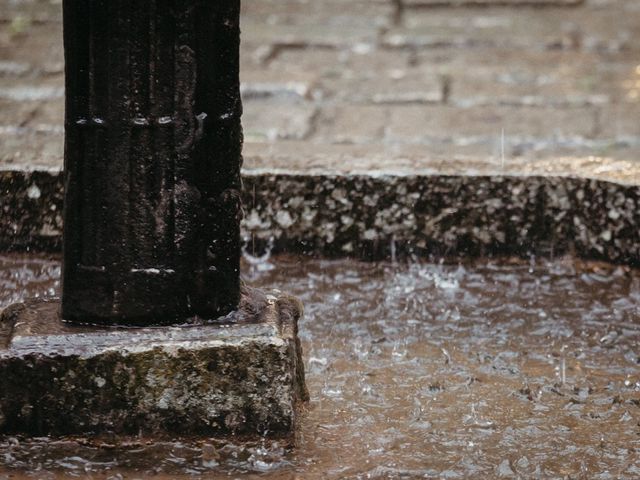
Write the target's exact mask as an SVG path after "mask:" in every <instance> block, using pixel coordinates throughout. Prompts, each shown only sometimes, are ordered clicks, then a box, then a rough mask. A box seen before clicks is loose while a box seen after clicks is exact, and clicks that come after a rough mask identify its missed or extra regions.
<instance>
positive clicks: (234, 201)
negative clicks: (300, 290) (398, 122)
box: [62, 0, 242, 325]
mask: <svg viewBox="0 0 640 480" xmlns="http://www.w3.org/2000/svg"><path fill="white" fill-rule="evenodd" d="M239 10H240V6H239V0H216V1H209V0H200V1H198V0H173V1H170V0H64V45H65V57H66V58H65V60H66V119H65V127H66V138H65V140H66V143H65V184H66V192H65V228H64V265H63V269H64V272H63V292H62V315H63V318H64V319H65V320H70V321H76V322H83V323H107V324H127V325H128V324H139V325H151V324H168V323H180V322H182V321H184V320H185V319H186V318H188V317H192V316H196V315H197V316H200V317H205V318H206V317H209V318H213V317H218V316H220V315H223V314H226V313H227V312H229V311H230V310H232V309H234V308H235V307H236V306H237V304H238V301H239V296H240V293H239V258H240V247H239V221H240V212H241V206H240V194H239V190H240V165H241V144H242V129H241V125H240V116H241V111H242V106H241V101H240V93H239V72H238V70H239V62H238V57H239V51H238V49H239V37H240V31H239Z"/></svg>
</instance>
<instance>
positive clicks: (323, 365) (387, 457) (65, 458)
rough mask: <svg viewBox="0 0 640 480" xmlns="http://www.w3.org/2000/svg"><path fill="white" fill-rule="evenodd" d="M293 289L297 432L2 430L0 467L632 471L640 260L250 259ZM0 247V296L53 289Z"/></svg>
mask: <svg viewBox="0 0 640 480" xmlns="http://www.w3.org/2000/svg"><path fill="white" fill-rule="evenodd" d="M246 260H247V262H246V263H245V265H244V272H245V279H246V280H247V281H248V282H249V283H251V284H253V285H257V286H268V287H277V288H280V289H282V290H284V291H287V292H291V293H293V294H295V295H298V296H299V297H301V298H302V300H303V301H304V303H305V308H306V312H305V318H304V321H303V322H302V324H301V338H302V342H303V347H304V354H305V365H306V369H307V379H308V385H309V389H310V393H311V398H312V400H311V402H310V404H309V406H308V409H307V411H306V412H305V414H304V417H303V420H302V422H301V425H300V428H299V430H298V431H297V433H296V435H295V438H294V439H291V440H269V441H268V440H260V439H259V440H252V441H247V442H244V441H241V439H237V440H234V441H232V442H222V441H215V440H211V439H200V440H195V441H194V440H191V441H185V440H175V441H168V442H156V443H152V442H149V441H148V440H147V439H144V438H127V439H122V438H111V437H109V436H106V437H102V438H100V439H93V440H86V439H61V440H55V441H54V440H50V439H36V440H31V441H25V440H24V439H21V438H2V439H0V465H2V466H1V467H0V478H2V479H4V478H43V479H47V478H66V477H69V478H71V477H89V478H112V479H118V478H182V477H185V478H186V477H198V476H202V477H205V476H206V478H217V477H225V478H227V477H230V478H272V479H289V478H291V479H293V478H323V479H324V478H329V479H330V478H336V479H337V478H575V479H578V478H590V479H591V478H598V479H609V478H611V479H618V478H637V477H638V476H640V347H639V345H640V323H638V320H637V319H638V313H639V309H640V271H638V270H634V269H630V268H627V267H621V266H611V265H607V264H601V263H594V262H583V261H578V260H573V259H570V258H565V257H563V258H558V259H555V260H553V261H548V260H535V259H531V260H530V261H522V260H513V259H509V258H502V259H495V260H477V261H473V262H467V263H463V264H447V263H440V262H436V263H409V264H408V263H395V264H394V263H391V262H388V263H362V262H357V261H352V260H339V261H330V260H315V259H308V258H298V257H291V256H278V257H274V258H269V257H268V256H267V257H265V258H262V259H260V260H258V259H256V258H254V257H251V256H248V255H247V256H246ZM58 276H59V264H58V261H57V260H56V259H53V260H46V259H43V258H41V257H36V256H27V257H24V256H23V257H15V256H3V257H1V258H0V286H1V287H2V291H3V295H2V297H0V305H6V304H7V303H9V302H11V301H14V300H16V299H17V298H18V297H21V296H23V295H40V296H48V295H51V294H55V293H56V292H57V291H58V290H59V284H58V283H57V282H58V280H57V279H58Z"/></svg>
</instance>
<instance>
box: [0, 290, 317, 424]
mask: <svg viewBox="0 0 640 480" xmlns="http://www.w3.org/2000/svg"><path fill="white" fill-rule="evenodd" d="M59 310H60V304H59V302H56V301H32V302H27V303H24V304H16V305H12V306H10V307H8V308H6V309H5V310H4V312H2V314H0V433H25V434H31V435H45V434H46V435H66V434H79V433H93V432H95V433H103V432H114V433H123V434H138V433H147V434H156V433H165V432H166V433H172V434H187V435H192V434H194V435H220V434H226V433H238V434H252V433H260V434H262V433H265V432H267V433H270V434H283V433H287V432H290V431H292V429H293V427H294V423H295V418H296V409H297V407H298V404H299V403H300V402H301V401H304V400H306V399H307V395H308V394H307V391H306V387H305V383H304V370H303V364H302V359H301V348H300V343H299V341H298V338H297V321H298V319H299V318H300V316H301V314H302V308H301V304H300V302H299V301H298V300H297V299H295V298H292V297H289V296H286V295H282V294H279V293H277V294H273V295H269V294H264V293H261V292H258V291H255V290H245V291H244V292H243V300H242V303H241V307H240V309H239V311H238V312H234V313H233V314H231V315H229V316H227V317H225V318H223V319H220V320H218V321H216V322H215V323H211V322H203V321H198V319H193V321H192V322H191V324H190V325H185V326H180V327H158V328H102V327H89V326H87V327H79V326H73V325H69V324H66V323H63V322H62V321H61V320H60V318H59Z"/></svg>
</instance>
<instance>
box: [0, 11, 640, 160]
mask: <svg viewBox="0 0 640 480" xmlns="http://www.w3.org/2000/svg"><path fill="white" fill-rule="evenodd" d="M60 3H61V2H60V1H59V0H50V1H49V0H46V1H45V0H30V1H28V0H0V165H2V164H4V165H5V167H6V166H7V165H8V164H25V163H26V164H29V165H46V166H54V167H55V166H59V165H61V162H62V138H63V137H62V133H63V127H62V118H63V95H64V90H63V53H62V46H61V5H60ZM242 29H243V37H242V40H243V44H242V81H243V85H242V88H243V96H244V104H245V114H244V127H245V137H246V147H245V152H246V157H247V160H246V162H247V165H249V166H251V167H265V168H268V167H273V166H278V167H279V168H300V169H304V168H307V167H309V166H311V165H312V166H314V167H319V166H320V167H321V166H322V164H323V163H325V164H326V165H327V166H331V167H332V168H338V169H347V170H348V169H349V165H348V162H347V164H345V161H346V159H355V160H354V164H357V165H358V166H359V167H360V168H365V169H366V168H367V161H368V159H374V158H375V162H373V160H372V162H373V163H371V165H372V166H375V168H382V169H384V168H390V169H393V168H395V167H397V166H402V167H403V168H409V169H411V168H419V167H421V166H423V165H425V164H430V165H433V162H434V160H437V161H440V162H444V163H446V162H448V161H454V160H456V159H465V158H472V159H475V160H476V161H480V162H494V163H495V164H497V165H502V164H504V165H507V166H513V165H514V164H515V165H528V164H529V163H531V162H539V161H545V162H547V164H549V165H552V164H553V162H554V160H555V159H561V158H564V159H566V158H588V157H591V156H596V157H605V158H609V159H613V160H615V161H617V162H618V163H617V164H618V165H628V164H629V162H633V161H639V162H640V1H637V0H584V1H581V0H315V1H310V0H245V1H244V5H243V20H242ZM591 162H592V163H593V159H591Z"/></svg>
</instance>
